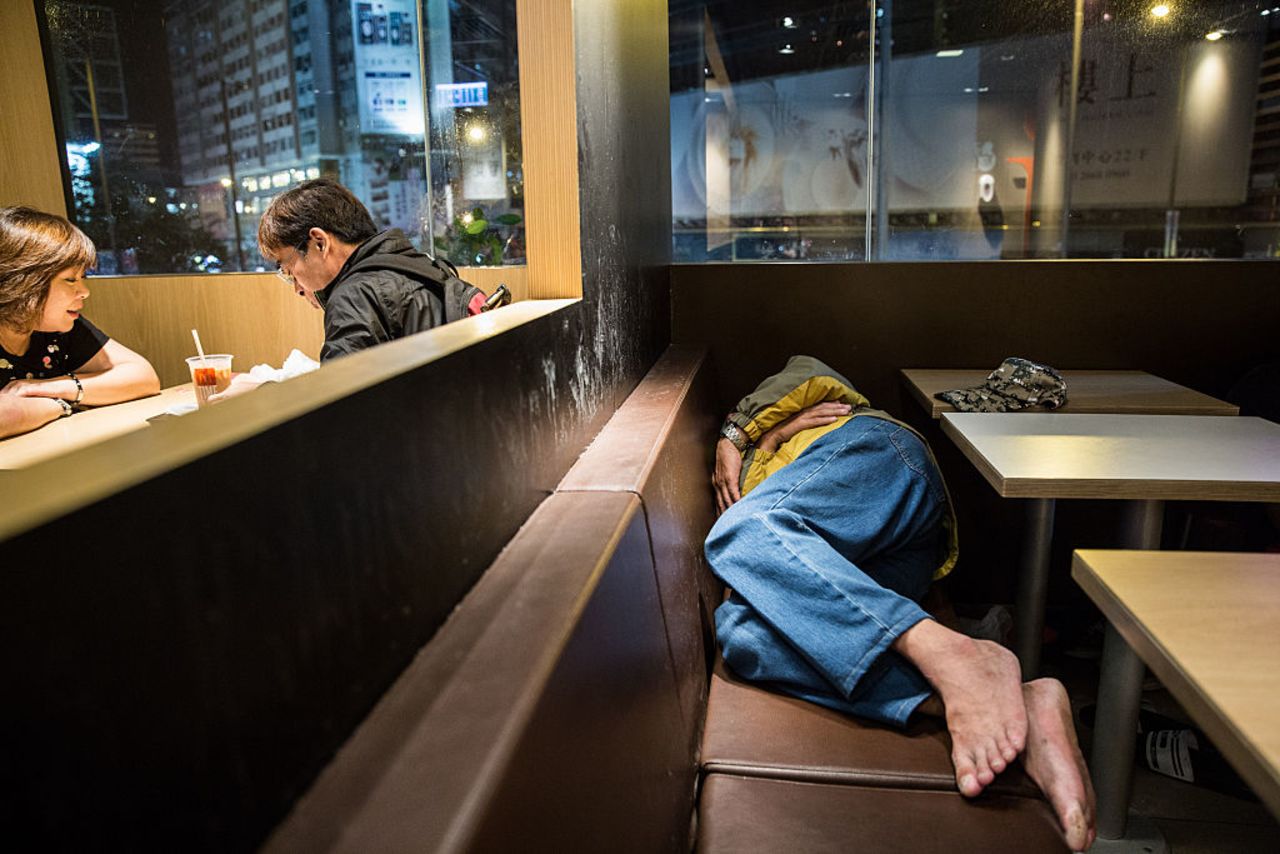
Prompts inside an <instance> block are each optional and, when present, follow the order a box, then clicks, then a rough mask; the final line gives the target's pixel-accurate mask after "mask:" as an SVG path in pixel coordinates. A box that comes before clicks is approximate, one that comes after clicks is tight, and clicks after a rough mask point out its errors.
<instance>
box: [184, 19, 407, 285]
mask: <svg viewBox="0 0 1280 854" xmlns="http://www.w3.org/2000/svg"><path fill="white" fill-rule="evenodd" d="M166 13H167V14H166V19H167V31H168V43H169V58H170V65H171V68H172V81H173V97H174V105H175V110H176V113H177V123H178V150H179V157H180V159H181V169H182V178H183V182H184V184H185V185H187V186H188V187H196V188H198V192H199V200H200V202H199V203H200V210H201V217H202V219H203V220H204V222H205V224H206V226H207V227H208V228H209V229H210V230H211V231H213V232H214V233H215V234H216V235H218V236H219V237H221V238H222V239H224V240H228V241H232V242H234V241H235V240H237V239H238V240H239V244H240V247H241V253H242V254H243V257H244V259H245V263H246V266H253V259H256V258H257V251H256V247H255V236H256V227H257V226H256V224H257V219H258V216H259V215H260V214H261V212H262V210H263V209H264V208H265V207H266V205H267V204H268V203H269V202H270V200H271V199H272V198H274V197H275V196H276V195H278V194H279V193H280V192H282V191H283V190H285V189H287V188H288V187H290V186H292V185H294V184H296V183H298V182H300V181H303V180H306V179H308V178H314V177H317V176H319V175H320V174H328V175H332V176H333V177H335V178H337V179H338V180H340V181H342V182H343V183H345V184H346V185H347V186H349V187H350V188H351V189H352V191H353V192H355V193H356V195H357V196H359V197H361V198H362V199H363V200H364V201H365V203H366V204H367V205H368V206H369V209H370V212H371V213H372V214H373V216H374V219H375V221H376V222H378V223H379V224H381V225H394V226H398V227H401V228H404V229H405V230H406V231H407V232H409V233H410V234H413V233H414V232H416V231H417V228H418V221H419V216H418V209H419V207H420V206H421V205H422V204H423V199H424V196H425V192H426V181H425V176H424V174H423V173H424V169H423V162H424V159H425V158H424V157H423V154H422V139H423V122H422V115H423V111H422V103H421V99H422V95H421V69H420V57H419V53H418V49H417V44H416V32H417V12H416V3H415V2H413V0H387V2H350V0H174V1H173V2H171V3H170V4H169V5H168V7H167V9H166ZM232 211H235V212H236V214H237V215H236V216H235V217H234V218H233V215H232ZM228 260H231V261H233V262H234V261H235V259H228Z"/></svg>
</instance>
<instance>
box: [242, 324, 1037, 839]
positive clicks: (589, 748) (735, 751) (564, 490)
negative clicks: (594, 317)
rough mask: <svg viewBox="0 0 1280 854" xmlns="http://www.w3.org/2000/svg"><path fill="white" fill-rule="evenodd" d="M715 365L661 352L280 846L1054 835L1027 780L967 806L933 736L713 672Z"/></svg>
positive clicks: (311, 796) (284, 828) (939, 737)
mask: <svg viewBox="0 0 1280 854" xmlns="http://www.w3.org/2000/svg"><path fill="white" fill-rule="evenodd" d="M709 375H710V372H709V371H708V369H707V366H706V365H705V355H704V353H702V352H701V351H698V350H689V349H679V348H672V349H670V350H668V352H667V353H666V354H664V356H663V357H662V359H661V360H659V362H658V363H657V364H656V365H655V366H654V368H653V370H652V371H650V373H649V374H648V376H646V378H645V379H644V381H643V382H641V384H640V386H639V387H638V388H637V389H636V390H635V391H634V392H633V393H632V395H631V396H630V397H629V398H628V399H627V401H626V402H625V403H624V404H623V406H621V407H620V408H619V409H618V411H617V413H616V414H615V415H614V417H613V419H612V420H611V421H610V422H609V423H608V424H607V425H606V427H605V428H604V430H602V432H601V433H600V435H599V436H598V437H597V438H596V440H595V441H594V442H593V443H592V445H591V446H590V447H589V448H588V449H587V450H586V451H585V452H584V453H583V455H582V456H581V458H580V459H579V460H578V462H577V463H576V464H575V466H574V467H573V468H572V470H571V471H570V472H569V473H568V474H567V475H566V477H565V478H564V480H563V481H562V482H561V484H560V486H559V488H558V489H557V491H556V492H555V494H553V495H552V496H551V497H550V498H548V499H547V500H546V501H545V502H544V503H543V504H542V505H541V506H540V507H539V508H538V510H537V512H535V513H534V514H533V516H532V517H531V518H530V519H529V520H528V522H527V523H526V524H525V525H524V527H522V528H521V530H520V532H519V533H518V534H517V536H516V537H515V539H513V540H512V542H511V543H510V544H509V546H508V547H507V549H506V550H505V551H504V552H503V553H502V555H501V556H500V557H499V559H498V560H497V561H496V562H495V563H494V564H493V566H492V567H490V569H489V570H488V571H487V572H486V573H485V575H484V576H483V578H482V579H481V581H480V582H479V583H478V584H477V585H476V587H475V588H474V589H473V590H472V591H471V593H470V594H468V596H467V597H466V599H464V601H463V602H462V604H461V605H460V606H459V607H458V609H457V611H456V612H455V613H454V614H453V615H452V616H451V617H450V619H449V621H448V622H446V624H445V625H444V627H443V628H442V629H441V630H440V632H439V633H438V634H437V635H436V637H435V638H433V639H432V640H431V642H430V643H429V644H428V645H427V646H426V647H425V648H424V649H423V650H422V652H421V653H420V654H419V655H418V656H417V658H416V659H415V660H414V662H413V664H412V665H411V666H410V668H409V669H408V670H407V671H406V672H405V673H404V674H403V675H402V677H401V678H400V679H399V680H398V681H397V683H396V685H395V686H394V688H393V689H392V690H391V691H390V692H389V693H388V694H387V695H386V696H385V697H384V698H383V699H382V701H381V702H380V703H379V704H378V706H377V707H376V708H375V710H374V712H373V713H372V714H371V715H370V716H369V718H368V719H367V720H366V721H365V722H364V723H363V724H362V725H361V727H360V728H359V730H358V731H357V732H356V734H355V735H354V736H353V737H352V738H351V739H350V741H349V742H348V743H347V744H346V745H345V746H344V748H343V749H342V750H341V751H340V752H339V754H338V755H337V757H336V758H335V759H334V761H333V762H332V763H331V764H330V766H329V767H328V768H327V769H325V771H324V772H323V773H322V774H321V776H320V778H319V780H318V781H317V783H316V784H315V785H314V786H313V787H312V789H311V791H310V792H308V793H307V795H306V796H305V797H304V798H303V799H302V800H301V801H300V802H299V803H298V805H297V806H296V808H295V809H294V811H293V813H292V814H291V815H290V816H289V818H288V819H287V820H286V821H285V822H284V823H283V824H282V825H281V826H280V827H279V828H277V831H276V833H275V834H274V835H273V837H272V838H271V840H270V841H269V843H268V845H267V850H268V851H270V852H285V851H317V850H320V851H327V850H344V851H347V850H349V851H365V850H379V851H398V850H404V851H409V850H413V851H423V850H447V851H480V850H495V849H510V848H520V849H530V850H556V851H595V850H633V851H646V852H651V851H683V850H687V849H688V846H689V845H690V843H691V842H692V841H694V839H696V841H697V844H698V846H699V848H700V849H702V850H705V851H751V850H755V851H773V850H779V849H780V848H781V847H783V846H784V845H785V847H786V848H790V849H795V850H824V847H825V848H829V849H830V850H850V848H853V847H857V843H856V840H857V839H859V838H860V837H861V838H863V839H870V840H874V841H875V845H876V850H895V849H893V847H892V845H897V844H899V841H901V850H926V851H930V850H938V851H941V850H942V847H941V844H940V843H941V842H945V841H948V840H950V841H951V842H952V843H958V844H952V845H950V846H949V847H948V848H947V850H948V851H955V850H965V848H966V847H969V848H974V847H977V846H979V845H982V846H984V847H990V846H992V845H994V844H995V842H996V840H999V841H1000V842H1001V843H1002V844H1003V843H1005V842H1007V841H1009V840H1010V839H1013V840H1016V845H1017V847H1018V848H1019V849H1020V850H1035V851H1040V850H1061V847H1062V844H1061V841H1060V838H1059V837H1058V834H1057V830H1056V827H1055V825H1054V822H1053V820H1052V816H1051V815H1050V814H1049V812H1048V808H1047V807H1046V805H1045V804H1044V803H1043V802H1042V801H1041V800H1039V799H1038V797H1036V792H1035V790H1034V787H1032V786H1031V785H1030V784H1029V782H1028V781H1027V780H1026V779H1025V778H1024V777H1021V776H1019V775H1017V774H1016V773H1015V774H1012V775H1011V774H1006V775H1005V777H1006V779H1003V780H1001V782H1000V785H999V786H996V787H993V789H992V791H991V792H990V793H988V794H984V795H983V797H981V798H979V799H977V800H976V801H973V802H966V801H964V799H963V798H961V797H960V795H959V794H958V793H957V792H956V791H955V784H954V780H953V778H952V776H951V766H950V761H949V758H948V755H949V747H948V744H947V740H946V734H945V731H944V730H942V729H941V728H940V727H938V726H928V725H919V726H916V727H913V728H911V729H909V730H908V731H906V732H898V731H895V730H888V729H884V728H880V727H875V726H871V725H867V724H863V723H860V722H858V721H855V720H852V719H850V718H847V717H845V716H842V715H838V714H835V713H833V712H830V711H827V710H825V709H821V708H819V707H816V706H813V705H811V704H808V703H804V702H801V701H798V700H793V699H790V698H787V697H783V696H780V695H777V694H773V693H770V692H768V691H765V690H763V689H761V688H758V687H756V686H752V685H748V684H745V683H743V682H741V681H739V680H737V679H735V678H734V677H733V676H732V675H731V674H729V673H728V672H727V671H725V670H724V669H723V665H722V664H716V666H715V668H714V673H713V664H715V663H716V662H718V656H717V654H716V652H715V646H714V634H713V632H712V630H711V626H712V623H711V613H712V610H713V609H714V607H715V606H716V605H717V604H718V603H719V602H720V600H721V598H722V593H723V591H722V588H721V586H720V585H719V584H718V582H717V581H716V580H715V579H714V577H713V576H711V574H710V573H709V571H708V569H707V567H706V562H705V558H704V557H703V552H702V543H703V539H704V538H705V536H706V533H707V531H708V530H709V529H710V527H711V524H712V523H713V521H714V515H715V513H714V506H713V499H712V496H711V491H710V487H709V472H710V468H711V464H712V448H713V439H714V436H715V430H716V426H717V424H718V422H719V416H718V414H717V412H716V410H715V404H714V397H713V395H712V390H711V388H710V386H709ZM704 724H705V731H704ZM699 755H700V756H701V762H699ZM699 788H700V789H701V792H700V797H699V798H698V800H697V802H696V803H695V793H697V792H698V791H699ZM926 817H927V820H926ZM695 820H696V822H697V825H696V827H697V829H696V831H695V830H694V829H693V828H694V825H693V822H694V821H695ZM695 834H696V835H695ZM797 840H803V841H802V842H800V843H799V844H797ZM931 840H932V842H931ZM882 841H884V842H885V843H886V845H885V847H880V843H881V842H882ZM890 841H892V845H891V844H889V843H890ZM934 842H937V843H939V844H936V845H935V844H933V843H934ZM970 843H972V844H970Z"/></svg>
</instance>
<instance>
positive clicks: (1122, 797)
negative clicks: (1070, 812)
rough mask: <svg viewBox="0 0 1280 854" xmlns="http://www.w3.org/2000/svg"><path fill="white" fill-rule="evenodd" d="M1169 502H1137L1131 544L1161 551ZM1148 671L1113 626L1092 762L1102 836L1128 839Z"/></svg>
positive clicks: (1130, 522) (1130, 519)
mask: <svg viewBox="0 0 1280 854" xmlns="http://www.w3.org/2000/svg"><path fill="white" fill-rule="evenodd" d="M1163 519H1164V502H1162V501H1133V502H1130V504H1129V507H1128V508H1127V510H1126V513H1125V545H1126V546H1127V547H1129V548H1135V549H1158V548H1160V532H1161V527H1162V522H1163ZM1145 673H1146V667H1145V666H1144V665H1143V663H1142V660H1141V659H1140V658H1138V656H1137V654H1135V653H1134V651H1133V650H1132V649H1130V648H1129V645H1128V644H1127V643H1125V642H1124V638H1122V637H1120V633H1119V632H1117V631H1116V630H1115V627H1114V626H1111V625H1108V626H1107V637H1106V641H1105V642H1104V644H1103V648H1102V678H1101V681H1100V683H1099V685H1098V713H1097V716H1096V718H1095V720H1094V729H1093V752H1092V756H1091V761H1090V763H1089V764H1090V768H1091V773H1092V776H1093V786H1094V790H1095V791H1096V792H1097V795H1098V836H1099V838H1102V839H1120V838H1121V837H1123V836H1124V831H1125V819H1126V817H1127V815H1128V811H1129V795H1130V790H1131V788H1132V785H1133V744H1134V739H1135V738H1136V736H1137V731H1138V705H1139V703H1140V702H1141V701H1142V679H1143V676H1144V674H1145Z"/></svg>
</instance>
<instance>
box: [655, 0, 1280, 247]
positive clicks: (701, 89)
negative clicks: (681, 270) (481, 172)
mask: <svg viewBox="0 0 1280 854" xmlns="http://www.w3.org/2000/svg"><path fill="white" fill-rule="evenodd" d="M670 9H671V45H672V54H671V80H672V108H671V111H672V122H671V124H672V190H673V193H672V196H673V211H672V215H673V220H674V256H675V258H676V259H677V260H680V261H700V260H771V259H778V260H791V259H800V260H823V261H829V260H864V259H872V260H917V259H923V260H949V259H999V258H1064V257H1076V258H1081V257H1102V258H1150V257H1180V258H1181V257H1214V258H1238V257H1275V256H1276V255H1277V253H1280V210H1278V207H1280V206H1278V205H1277V197H1278V196H1280V190H1278V188H1280V184H1278V183H1277V178H1276V175H1277V164H1280V142H1276V141H1275V140H1273V139H1272V137H1276V138H1278V139H1280V133H1277V131H1280V119H1275V118H1273V113H1276V112H1277V104H1280V85H1277V84H1276V83H1275V82H1273V81H1272V80H1271V79H1270V78H1271V77H1273V76H1274V75H1273V74H1272V73H1271V71H1270V69H1271V67H1272V65H1274V63H1275V62H1276V61H1277V60H1278V59H1280V7H1271V6H1269V5H1267V4H1266V3H1261V2H1256V3H1248V2H1228V0H1197V2H1190V0H1182V2H1169V3H1163V4H1157V3H1146V2H1134V1H1133V0H1088V2H1084V0H1075V1H1074V2H1073V0H1060V2H1046V3H1017V4H1011V3H1007V2H999V1H998V0H879V2H876V3H874V4H870V3H820V2H804V0H794V2H788V3H786V4H781V3H775V4H763V5H761V4H737V3H732V2H728V0H672V3H671V6H670ZM873 10H874V12H873ZM1073 57H1075V58H1078V64H1076V63H1074V62H1073ZM1068 212H1069V214H1068Z"/></svg>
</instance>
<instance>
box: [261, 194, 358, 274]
mask: <svg viewBox="0 0 1280 854" xmlns="http://www.w3.org/2000/svg"><path fill="white" fill-rule="evenodd" d="M313 228H322V229H324V230H325V231H327V232H329V233H330V234H332V235H333V236H334V237H336V238H338V239H339V240H341V241H342V242H343V243H351V244H360V243H363V242H364V241H366V240H368V239H369V238H370V237H373V236H374V235H375V234H377V233H378V229H377V228H376V227H375V226H374V224H373V217H371V216H369V210H368V209H367V208H366V207H365V206H364V205H363V204H361V203H360V200H359V199H357V198H356V197H355V196H354V195H353V194H352V192H351V191H350V190H348V189H347V188H346V187H344V186H342V185H341V184H339V183H338V182H337V181H335V180H333V179H332V178H315V179H313V180H311V181H303V182H302V183H301V184H299V185H298V186H296V187H294V188H293V189H292V190H287V191H286V192H284V193H281V194H280V195H278V196H276V198H275V201H273V202H272V203H271V204H270V205H269V206H268V207H267V210H266V212H265V213H263V215H262V220H261V221H260V222H259V223H258V248H259V249H261V250H262V252H263V254H267V255H269V254H271V253H274V252H275V251H277V250H280V249H284V248H285V247H286V246H293V247H295V248H297V247H301V246H302V245H303V244H304V243H306V241H307V232H309V231H310V230H311V229H313Z"/></svg>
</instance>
